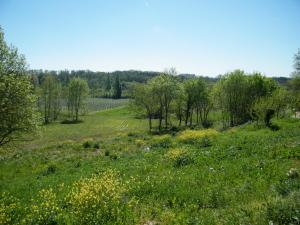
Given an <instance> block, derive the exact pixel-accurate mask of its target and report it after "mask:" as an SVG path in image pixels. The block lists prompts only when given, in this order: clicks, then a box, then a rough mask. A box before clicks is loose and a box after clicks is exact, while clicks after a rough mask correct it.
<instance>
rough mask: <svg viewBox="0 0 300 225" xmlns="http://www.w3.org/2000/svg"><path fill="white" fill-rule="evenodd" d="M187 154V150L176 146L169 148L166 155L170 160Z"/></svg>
mask: <svg viewBox="0 0 300 225" xmlns="http://www.w3.org/2000/svg"><path fill="white" fill-rule="evenodd" d="M184 154H186V151H185V150H183V149H181V148H174V149H171V150H169V151H168V152H167V153H166V154H165V155H164V156H165V158H166V159H168V160H176V159H177V158H178V157H180V156H182V155H184Z"/></svg>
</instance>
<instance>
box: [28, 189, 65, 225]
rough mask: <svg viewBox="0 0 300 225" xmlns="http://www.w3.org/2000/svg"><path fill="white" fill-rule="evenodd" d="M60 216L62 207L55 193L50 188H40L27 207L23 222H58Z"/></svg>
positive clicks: (47, 224) (40, 223) (40, 224)
mask: <svg viewBox="0 0 300 225" xmlns="http://www.w3.org/2000/svg"><path fill="white" fill-rule="evenodd" d="M61 217H62V209H61V207H60V206H59V201H58V199H57V195H56V193H55V192H54V191H53V190H52V189H51V188H50V189H42V190H41V191H39V193H38V196H37V198H35V199H34V200H33V201H32V203H31V206H30V207H29V208H28V214H27V216H26V218H25V221H24V222H25V223H24V224H32V225H33V224H39V225H42V224H46V225H50V224H59V221H60V220H61Z"/></svg>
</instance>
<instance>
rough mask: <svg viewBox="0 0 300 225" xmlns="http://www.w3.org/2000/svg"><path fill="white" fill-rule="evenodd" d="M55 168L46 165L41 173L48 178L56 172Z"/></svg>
mask: <svg viewBox="0 0 300 225" xmlns="http://www.w3.org/2000/svg"><path fill="white" fill-rule="evenodd" d="M56 169H57V167H56V166H55V165H48V167H47V169H46V170H45V171H44V172H43V173H42V175H43V176H48V175H50V174H53V173H55V172H56Z"/></svg>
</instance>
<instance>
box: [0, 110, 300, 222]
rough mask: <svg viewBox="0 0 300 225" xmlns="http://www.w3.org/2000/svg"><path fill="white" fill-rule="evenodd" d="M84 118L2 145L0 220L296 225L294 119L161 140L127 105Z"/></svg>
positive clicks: (299, 148)
mask: <svg viewBox="0 0 300 225" xmlns="http://www.w3.org/2000/svg"><path fill="white" fill-rule="evenodd" d="M84 121H85V122H84V123H79V124H71V125H70V124H59V123H54V124H50V125H47V126H45V127H44V128H43V130H42V131H41V134H40V136H39V137H36V138H35V139H34V140H32V141H30V142H26V143H25V142H24V143H20V144H19V147H17V148H5V149H1V164H0V171H1V172H0V178H1V182H0V188H1V193H5V198H2V200H1V201H2V202H1V207H2V208H1V217H0V218H1V220H2V223H3V221H4V222H5V220H9V219H12V221H13V223H17V222H20V223H23V224H29V223H44V224H46V223H47V224H56V223H59V224H65V223H74V224H92V223H93V222H92V221H93V220H97V221H101V220H102V219H103V220H104V221H106V223H108V222H109V221H110V220H112V221H115V220H114V218H117V220H116V221H117V222H116V221H115V222H116V223H118V224H268V223H269V221H273V222H274V224H286V223H288V222H290V223H293V224H297V223H298V222H297V221H298V218H299V213H298V212H299V207H300V206H299V202H300V193H299V188H300V178H299V174H298V173H297V170H298V171H299V170H300V161H299V159H300V154H299V153H300V143H299V140H300V120H296V119H281V120H276V121H275V122H276V124H278V125H279V126H280V128H281V129H280V130H279V131H271V130H270V129H266V128H264V129H259V128H257V127H255V126H254V124H248V125H243V126H240V127H235V128H231V129H229V130H226V131H223V132H221V131H216V130H213V129H208V130H199V131H198V130H192V131H189V130H187V131H181V132H178V133H171V134H165V135H162V136H156V135H150V134H148V133H147V132H146V130H147V121H146V120H142V119H136V118H135V114H134V113H132V111H129V110H128V108H127V107H120V108H114V109H109V110H104V111H100V112H91V113H89V114H87V115H86V116H84ZM81 178H82V179H83V178H84V179H83V180H82V179H81ZM80 179H81V180H80ZM107 182H108V183H107ZM98 185H100V186H98ZM103 185H104V186H103ZM100 187H102V188H100ZM99 188H100V189H99ZM98 192H100V193H102V196H103V198H101V199H96V196H98V197H97V198H99V196H101V194H100V195H94V194H96V193H98ZM76 193H77V194H76ZM84 193H86V194H84ZM93 193H94V194H93ZM76 196H77V197H76ZM93 196H95V198H93ZM98 200H99V201H98ZM8 202H9V204H8ZM4 203H5V204H4ZM102 204H105V205H102ZM103 207H104V208H103ZM105 207H109V208H110V213H111V214H107V211H105V210H104V209H105ZM101 210H104V211H101ZM297 210H298V211H297ZM49 212H51V214H49ZM97 212H99V213H100V214H97ZM101 213H103V214H101ZM111 223H113V222H111Z"/></svg>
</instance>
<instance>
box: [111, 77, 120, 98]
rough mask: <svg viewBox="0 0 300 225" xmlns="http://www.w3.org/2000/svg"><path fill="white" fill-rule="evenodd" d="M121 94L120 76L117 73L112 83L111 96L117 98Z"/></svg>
mask: <svg viewBox="0 0 300 225" xmlns="http://www.w3.org/2000/svg"><path fill="white" fill-rule="evenodd" d="M121 96H122V87H121V82H120V76H119V74H117V75H116V77H115V82H114V85H113V98H116V99H119V98H121Z"/></svg>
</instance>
